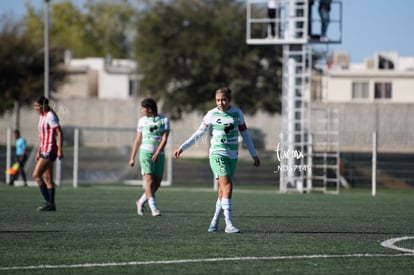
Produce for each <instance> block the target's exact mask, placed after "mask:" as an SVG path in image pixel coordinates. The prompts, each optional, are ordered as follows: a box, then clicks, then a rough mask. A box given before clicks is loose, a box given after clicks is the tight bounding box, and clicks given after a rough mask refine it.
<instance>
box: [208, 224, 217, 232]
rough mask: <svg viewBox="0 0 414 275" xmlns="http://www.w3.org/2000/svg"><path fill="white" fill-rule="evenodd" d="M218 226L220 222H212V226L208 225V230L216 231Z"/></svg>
mask: <svg viewBox="0 0 414 275" xmlns="http://www.w3.org/2000/svg"><path fill="white" fill-rule="evenodd" d="M217 227H218V224H214V223H212V224H210V226H209V227H208V232H216V231H217Z"/></svg>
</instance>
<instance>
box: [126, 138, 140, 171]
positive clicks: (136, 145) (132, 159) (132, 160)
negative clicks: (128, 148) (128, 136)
mask: <svg viewBox="0 0 414 275" xmlns="http://www.w3.org/2000/svg"><path fill="white" fill-rule="evenodd" d="M141 141H142V132H137V136H136V137H135V141H134V145H133V146H132V152H131V157H130V159H129V165H130V166H132V167H133V166H134V165H135V156H136V155H137V152H138V148H139V146H141Z"/></svg>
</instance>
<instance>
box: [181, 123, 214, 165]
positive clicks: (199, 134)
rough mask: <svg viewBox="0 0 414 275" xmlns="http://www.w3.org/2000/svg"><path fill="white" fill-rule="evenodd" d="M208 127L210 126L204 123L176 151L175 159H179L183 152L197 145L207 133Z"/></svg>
mask: <svg viewBox="0 0 414 275" xmlns="http://www.w3.org/2000/svg"><path fill="white" fill-rule="evenodd" d="M208 127H209V125H208V124H207V123H205V122H202V123H201V125H200V127H198V129H197V131H196V132H195V133H194V134H193V135H192V136H191V137H189V138H188V139H187V140H186V141H185V142H184V143H183V144H181V146H180V147H178V148H177V149H176V150H175V151H174V157H175V158H178V157H179V156H180V155H181V153H182V152H184V151H185V150H186V149H188V148H189V147H191V146H192V145H193V144H194V143H196V142H197V140H199V139H200V138H201V137H202V136H203V135H204V133H205V132H207V130H208Z"/></svg>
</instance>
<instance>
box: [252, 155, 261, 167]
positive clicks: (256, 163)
mask: <svg viewBox="0 0 414 275" xmlns="http://www.w3.org/2000/svg"><path fill="white" fill-rule="evenodd" d="M253 160H254V166H260V159H259V157H258V156H254V157H253Z"/></svg>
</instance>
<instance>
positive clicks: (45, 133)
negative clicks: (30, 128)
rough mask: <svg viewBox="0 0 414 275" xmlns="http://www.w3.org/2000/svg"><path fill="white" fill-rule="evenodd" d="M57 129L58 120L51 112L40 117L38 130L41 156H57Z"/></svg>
mask: <svg viewBox="0 0 414 275" xmlns="http://www.w3.org/2000/svg"><path fill="white" fill-rule="evenodd" d="M58 127H59V119H58V117H57V116H56V114H55V113H53V112H52V111H49V112H47V113H44V114H42V115H41V116H40V119H39V125H38V128H39V139H40V153H41V154H53V155H57V142H56V129H57V128H58Z"/></svg>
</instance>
